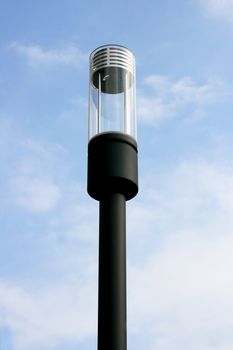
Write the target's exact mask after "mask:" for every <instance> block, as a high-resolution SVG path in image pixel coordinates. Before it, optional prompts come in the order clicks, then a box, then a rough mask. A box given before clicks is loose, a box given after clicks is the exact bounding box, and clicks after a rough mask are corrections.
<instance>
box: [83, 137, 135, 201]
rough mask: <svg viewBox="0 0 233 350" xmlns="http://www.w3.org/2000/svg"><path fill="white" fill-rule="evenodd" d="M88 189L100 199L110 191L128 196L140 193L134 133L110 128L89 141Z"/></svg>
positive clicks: (129, 197) (131, 196)
mask: <svg viewBox="0 0 233 350" xmlns="http://www.w3.org/2000/svg"><path fill="white" fill-rule="evenodd" d="M87 191H88V193H89V195H90V196H91V197H93V198H95V199H97V200H99V201H100V200H101V199H102V198H104V197H105V196H106V195H108V194H109V193H121V194H123V195H124V196H125V199H126V200H129V199H131V198H133V197H135V196H136V194H137V192H138V159H137V143H136V141H135V140H134V139H133V138H132V137H131V136H129V135H126V134H123V133H120V132H106V133H101V134H98V135H97V136H95V137H93V138H92V139H91V140H90V141H89V144H88V184H87Z"/></svg>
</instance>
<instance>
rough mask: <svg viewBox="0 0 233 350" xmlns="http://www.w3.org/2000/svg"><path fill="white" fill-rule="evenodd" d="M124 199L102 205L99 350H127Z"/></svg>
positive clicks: (108, 200) (115, 197) (111, 198)
mask: <svg viewBox="0 0 233 350" xmlns="http://www.w3.org/2000/svg"><path fill="white" fill-rule="evenodd" d="M125 233H126V222H125V196H124V195H122V194H121V193H111V194H109V195H106V196H105V197H104V198H103V199H102V200H101V201H100V227H99V307H98V350H109V349H111V350H119V349H120V350H126V348H127V341H126V236H125Z"/></svg>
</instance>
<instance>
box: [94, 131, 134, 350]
mask: <svg viewBox="0 0 233 350" xmlns="http://www.w3.org/2000/svg"><path fill="white" fill-rule="evenodd" d="M137 192H138V165H137V143H136V141H135V140H134V139H133V138H132V137H131V136H129V135H126V134H123V133H119V132H107V133H102V134H99V135H97V136H95V137H93V138H92V139H91V140H90V141H89V144H88V193H89V194H90V196H92V197H93V198H95V199H97V200H98V201H99V202H100V226H99V304H98V350H126V349H127V339H126V328H127V327H126V214H125V211H126V209H125V207H126V205H125V202H126V200H129V199H131V198H133V197H134V196H136V194H137Z"/></svg>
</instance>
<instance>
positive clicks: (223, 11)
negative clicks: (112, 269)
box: [0, 0, 233, 350]
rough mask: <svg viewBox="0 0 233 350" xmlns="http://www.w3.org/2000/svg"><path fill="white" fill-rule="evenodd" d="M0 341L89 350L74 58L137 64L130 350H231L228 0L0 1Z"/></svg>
mask: <svg viewBox="0 0 233 350" xmlns="http://www.w3.org/2000/svg"><path fill="white" fill-rule="evenodd" d="M0 33H1V38H0V160H1V168H0V169H1V170H0V180H1V181H0V198H1V201H0V227H1V233H0V243H1V244H0V349H1V350H21V349H23V350H39V349H44V350H61V349H64V348H66V349H70V350H73V349H83V350H86V349H94V348H96V333H97V331H96V330H97V258H98V202H96V201H94V200H92V199H91V198H89V197H88V195H87V193H86V170H87V169H86V159H87V96H88V56H89V54H90V52H91V51H92V50H94V49H95V48H96V47H98V46H100V45H103V44H109V43H115V44H121V45H125V46H127V47H129V48H130V49H131V50H132V51H133V52H134V53H135V56H136V61H137V117H138V147H139V171H140V177H139V179H140V192H139V194H138V196H137V197H136V198H135V199H134V200H132V201H130V202H129V203H128V204H127V250H128V255H127V263H128V265H127V268H128V271H127V274H128V348H129V349H134V350H139V349H147V350H186V349H189V350H231V349H232V348H233V335H232V327H233V300H232V295H233V277H232V268H233V255H232V249H233V231H232V226H233V218H232V210H233V161H232V149H233V140H232V129H233V119H232V110H233V102H232V96H233V69H232V58H233V50H232V48H233V1H232V0H222V1H221V0H180V1H177V0H176V1H168V0H164V1H152V0H145V1H143V2H141V1H140V2H139V1H137V0H136V1H135V0H134V1H131V0H129V1H123V0H120V1H117V2H112V3H111V2H107V1H105V0H104V1H99V2H94V1H89V2H84V1H78V0H76V1H75V0H66V1H65V0H57V1H55V0H49V1H45V0H44V1H43V0H42V1H29V0H28V1H26V0H21V1H12V0H8V1H1V2H0Z"/></svg>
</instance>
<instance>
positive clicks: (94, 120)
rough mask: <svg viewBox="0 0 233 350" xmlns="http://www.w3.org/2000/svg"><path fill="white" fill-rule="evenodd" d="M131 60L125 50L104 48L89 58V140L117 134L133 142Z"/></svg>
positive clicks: (133, 74) (121, 48) (132, 79)
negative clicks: (130, 138) (101, 135)
mask: <svg viewBox="0 0 233 350" xmlns="http://www.w3.org/2000/svg"><path fill="white" fill-rule="evenodd" d="M135 118H136V111H135V57H134V55H133V53H132V52H131V51H130V50H129V49H127V48H126V47H123V46H119V45H105V46H101V47H99V48H97V49H96V50H95V51H93V52H92V54H91V55H90V85H89V139H91V138H92V137H93V136H95V135H98V134H99V133H103V132H120V133H124V134H128V135H130V136H132V137H133V138H134V139H136V120H135Z"/></svg>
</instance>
